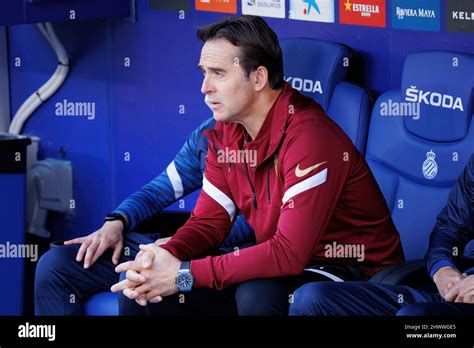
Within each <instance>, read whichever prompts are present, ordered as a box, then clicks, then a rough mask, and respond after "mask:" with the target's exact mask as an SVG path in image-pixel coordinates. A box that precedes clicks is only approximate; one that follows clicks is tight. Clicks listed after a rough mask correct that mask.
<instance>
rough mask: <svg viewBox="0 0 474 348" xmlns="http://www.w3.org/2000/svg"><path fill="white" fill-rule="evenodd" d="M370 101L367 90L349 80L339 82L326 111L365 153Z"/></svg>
mask: <svg viewBox="0 0 474 348" xmlns="http://www.w3.org/2000/svg"><path fill="white" fill-rule="evenodd" d="M371 111H372V101H371V98H370V96H369V93H367V91H366V90H365V89H363V88H361V87H359V86H356V85H353V84H351V83H349V82H340V83H339V84H338V85H337V86H336V88H335V89H334V91H333V93H332V98H331V102H330V103H329V108H328V110H327V113H328V115H329V117H331V118H332V119H333V120H334V121H335V122H336V123H337V124H338V125H339V126H340V127H341V128H342V129H344V131H345V132H346V134H347V135H348V136H349V138H351V140H352V143H353V144H354V145H355V146H356V147H357V149H358V150H359V151H360V153H362V154H365V148H366V145H367V134H368V132H369V120H370V113H371Z"/></svg>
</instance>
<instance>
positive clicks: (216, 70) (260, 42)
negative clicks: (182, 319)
mask: <svg viewBox="0 0 474 348" xmlns="http://www.w3.org/2000/svg"><path fill="white" fill-rule="evenodd" d="M198 37H199V38H200V39H201V40H202V41H203V43H204V45H203V47H202V50H201V57H200V62H199V68H200V69H201V70H202V72H203V74H204V77H203V82H202V87H201V91H202V92H203V93H204V94H205V95H206V96H207V97H208V99H209V102H210V104H211V107H212V110H213V111H214V119H215V120H216V121H218V122H216V127H215V130H210V131H207V132H206V135H207V136H208V138H209V150H208V155H207V160H206V161H207V164H206V170H205V175H204V183H203V190H202V191H201V195H200V197H199V199H198V201H197V203H196V207H195V208H194V210H193V213H192V215H191V218H190V219H189V220H188V221H187V222H186V224H185V225H184V226H183V227H181V228H180V229H179V230H178V231H177V232H176V234H175V235H174V236H173V237H171V239H170V240H169V241H168V242H167V243H166V244H162V245H160V246H157V245H148V246H142V247H141V249H142V251H144V252H148V253H153V254H154V257H153V260H152V265H151V267H148V268H145V267H144V266H142V263H141V262H139V261H138V260H137V261H133V262H127V263H124V264H121V265H119V266H117V269H116V270H117V272H125V271H127V273H126V279H124V280H123V281H121V282H120V283H118V284H116V285H114V286H113V288H112V289H113V291H123V294H124V295H125V296H126V297H128V298H130V299H138V301H137V302H138V303H139V304H140V305H145V306H146V307H145V308H146V311H147V313H149V314H166V315H173V314H197V313H206V314H217V313H220V314H222V313H227V314H239V315H287V314H288V306H289V302H290V301H291V297H292V292H293V291H294V290H295V289H296V288H298V287H299V286H300V285H302V284H304V283H306V282H310V281H314V280H321V279H329V278H332V279H336V278H343V279H365V278H367V277H368V276H370V275H371V274H373V273H374V272H376V271H377V270H379V269H381V268H383V267H384V266H387V265H391V264H394V263H398V262H400V261H401V260H402V259H403V252H402V249H401V245H400V238H399V235H398V233H397V231H396V229H395V227H394V225H393V222H392V220H391V217H390V213H389V210H388V208H387V205H386V203H385V200H384V198H383V196H382V193H381V192H380V189H379V187H378V185H377V183H376V182H375V179H374V177H373V176H372V173H371V172H370V170H369V168H368V166H367V164H366V162H365V160H364V158H363V157H362V156H361V154H360V153H359V152H358V151H357V149H356V148H355V147H354V145H353V144H352V142H351V140H350V139H349V138H348V137H347V135H346V134H345V133H344V131H343V130H342V129H341V128H340V127H339V126H337V125H336V124H335V123H334V122H333V121H332V120H331V119H330V118H329V117H327V116H326V115H325V114H324V112H323V111H322V109H321V107H320V106H319V105H318V104H317V103H316V102H315V101H314V100H312V99H311V98H308V97H305V96H304V95H302V94H301V93H299V92H298V91H296V90H295V89H293V88H291V86H290V85H289V84H288V83H285V81H284V79H283V61H282V52H281V48H280V45H279V42H278V39H277V36H276V34H275V33H274V32H273V31H272V30H271V29H270V27H269V26H268V25H267V23H265V21H264V20H263V19H261V18H260V17H254V16H240V17H232V18H230V19H225V20H222V21H221V22H218V23H215V24H212V25H209V26H207V27H204V28H200V29H199V30H198ZM238 211H240V212H242V214H243V215H244V216H245V218H246V220H247V221H248V222H249V223H250V224H251V225H252V227H253V228H254V231H255V235H256V242H257V245H255V246H251V247H249V248H246V249H243V250H240V251H239V252H238V253H227V254H224V255H211V253H212V252H213V250H215V248H216V247H217V246H218V245H219V243H220V242H221V241H222V240H224V238H225V237H226V235H227V234H228V233H229V231H230V229H231V227H232V225H233V224H234V221H235V216H236V213H237V212H238ZM347 246H349V247H351V249H350V250H354V248H352V247H353V246H355V247H356V248H355V249H357V250H359V251H360V252H359V253H354V254H350V255H349V254H347V253H346V254H345V253H342V254H341V253H339V252H338V250H339V249H340V248H339V247H342V248H343V249H346V250H348V249H347V248H345V247H347ZM332 249H334V250H332ZM336 249H337V250H336ZM332 251H334V252H332ZM148 255H149V254H148ZM312 266H314V267H312ZM308 267H310V268H311V267H312V268H311V269H310V270H311V271H313V272H308V271H305V269H306V268H308ZM178 291H181V292H187V293H186V294H184V293H178ZM122 299H123V298H122ZM147 301H148V302H151V303H153V302H161V303H156V304H149V303H147ZM139 304H137V303H135V301H128V307H127V311H128V313H134V311H135V310H139V309H140V308H143V307H140V306H139ZM126 306H127V305H123V308H125V307H126Z"/></svg>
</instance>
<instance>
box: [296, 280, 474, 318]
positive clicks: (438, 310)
mask: <svg viewBox="0 0 474 348" xmlns="http://www.w3.org/2000/svg"><path fill="white" fill-rule="evenodd" d="M289 314H290V315H314V316H323V315H326V316H328V315H329V316H334V315H340V316H347V315H351V316H357V315H359V316H364V315H381V316H391V315H410V316H415V315H474V305H473V304H464V303H451V302H445V301H444V300H443V298H442V297H441V295H440V294H438V293H435V292H428V291H422V290H417V289H414V288H411V287H408V286H403V285H382V284H376V283H369V282H361V281H356V282H344V283H333V282H318V283H307V284H304V285H303V286H301V287H300V288H298V289H296V291H295V293H294V302H293V303H292V304H291V306H290V309H289Z"/></svg>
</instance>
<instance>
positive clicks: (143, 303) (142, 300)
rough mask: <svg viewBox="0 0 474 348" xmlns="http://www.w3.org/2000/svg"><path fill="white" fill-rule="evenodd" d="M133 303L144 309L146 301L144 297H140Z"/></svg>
mask: <svg viewBox="0 0 474 348" xmlns="http://www.w3.org/2000/svg"><path fill="white" fill-rule="evenodd" d="M135 302H136V303H138V304H139V305H140V306H143V307H145V306H146V305H147V302H146V299H145V296H144V295H140V296H138V297H137V298H136V299H135Z"/></svg>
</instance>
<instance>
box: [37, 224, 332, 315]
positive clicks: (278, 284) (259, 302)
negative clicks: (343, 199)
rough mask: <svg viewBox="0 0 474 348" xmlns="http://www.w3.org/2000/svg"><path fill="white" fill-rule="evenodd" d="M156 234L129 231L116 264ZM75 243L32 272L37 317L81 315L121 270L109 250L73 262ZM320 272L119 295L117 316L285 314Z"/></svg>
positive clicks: (55, 251) (45, 259)
mask: <svg viewBox="0 0 474 348" xmlns="http://www.w3.org/2000/svg"><path fill="white" fill-rule="evenodd" d="M158 238H159V236H158V235H144V234H139V233H134V232H129V233H127V234H126V235H125V236H124V250H127V252H126V253H125V252H123V253H122V255H121V258H120V262H126V261H130V260H133V259H134V258H135V256H136V254H137V253H138V251H139V248H138V246H139V245H140V244H149V243H153V242H154V241H155V240H156V239H158ZM78 250H79V246H77V245H71V246H60V247H56V248H53V249H51V250H49V251H48V252H46V253H45V254H44V255H43V256H42V257H41V258H40V260H39V262H38V265H37V268H36V275H35V314H36V315H82V314H83V308H82V303H83V301H84V300H86V299H87V298H88V297H89V296H90V295H92V294H95V293H98V292H103V291H109V290H110V287H111V286H112V285H113V284H115V283H117V282H118V281H119V279H120V278H121V279H123V278H124V276H125V274H121V275H119V274H117V273H115V270H114V269H115V265H114V264H113V263H112V253H113V251H112V250H111V249H109V250H107V251H106V252H105V253H104V254H103V255H102V256H101V257H99V258H98V259H97V261H96V262H95V263H94V264H93V265H92V266H91V267H89V269H84V267H83V262H77V261H76V260H75V259H76V255H77V252H78ZM326 279H327V278H325V277H324V276H322V275H320V274H317V273H312V272H303V273H302V274H300V275H297V276H290V277H278V278H267V279H254V280H249V281H247V282H243V283H241V284H237V285H234V286H230V287H228V288H226V289H223V290H215V289H208V288H195V289H193V290H192V291H191V292H189V293H177V294H175V295H172V296H168V297H165V298H164V299H163V301H162V302H161V303H157V304H148V305H147V306H146V307H141V306H139V305H138V304H137V303H136V302H135V301H134V300H129V299H128V298H126V297H125V296H123V295H122V294H121V293H120V294H119V295H118V299H119V312H120V314H121V315H143V314H151V315H156V314H157V315H160V314H162V315H183V314H184V315H187V314H198V315H202V314H206V315H227V314H229V315H236V314H238V315H287V314H288V309H289V305H290V302H291V301H292V297H293V296H292V293H293V291H294V290H295V289H297V288H298V287H300V286H302V285H303V284H305V283H307V282H315V281H320V280H326Z"/></svg>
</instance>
